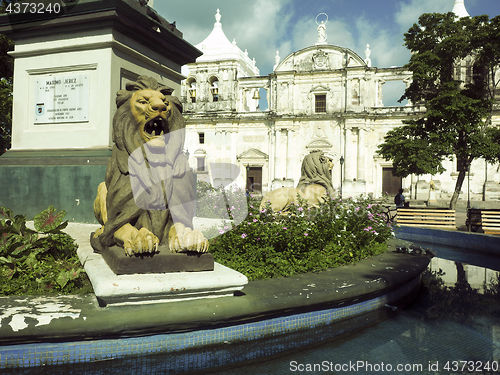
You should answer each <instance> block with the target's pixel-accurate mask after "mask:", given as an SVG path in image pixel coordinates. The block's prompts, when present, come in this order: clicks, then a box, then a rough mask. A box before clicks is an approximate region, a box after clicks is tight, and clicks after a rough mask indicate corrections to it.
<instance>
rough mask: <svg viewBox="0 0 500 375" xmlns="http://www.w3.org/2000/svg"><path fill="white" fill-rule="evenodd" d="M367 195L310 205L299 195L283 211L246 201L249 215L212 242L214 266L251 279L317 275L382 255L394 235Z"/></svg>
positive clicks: (326, 200) (380, 209) (378, 209)
mask: <svg viewBox="0 0 500 375" xmlns="http://www.w3.org/2000/svg"><path fill="white" fill-rule="evenodd" d="M382 209H383V207H382V206H380V205H379V204H377V203H375V202H374V200H373V198H372V197H371V196H369V197H365V198H363V197H360V198H347V199H340V198H338V199H331V198H327V199H325V200H324V202H323V203H322V204H321V205H320V206H319V207H310V206H308V205H307V202H305V201H304V200H302V199H301V198H300V197H299V196H298V197H297V202H295V203H293V204H292V205H291V206H290V207H289V209H288V210H287V211H286V212H272V210H271V209H270V206H269V205H267V206H266V207H265V208H263V209H262V210H261V209H259V206H258V205H257V204H252V201H251V200H250V201H249V206H248V216H247V217H246V219H244V220H243V222H241V224H239V225H237V226H235V227H234V228H228V229H227V230H225V231H224V233H223V234H222V235H220V236H218V237H216V238H213V239H212V240H211V244H210V252H211V253H212V254H213V255H214V258H215V260H216V261H217V262H219V263H221V264H224V265H226V266H228V267H230V268H233V269H236V270H237V271H240V272H242V273H243V274H245V275H246V276H247V277H248V278H249V279H250V280H254V279H266V278H271V277H279V276H292V275H294V274H297V273H303V272H311V271H319V270H324V269H327V268H332V267H336V266H340V265H344V264H349V263H352V262H356V261H359V260H361V259H364V258H366V257H369V256H372V255H375V254H379V253H382V252H384V251H386V249H387V245H386V241H387V240H388V239H389V238H390V237H392V236H393V235H394V232H393V228H392V225H391V224H390V223H389V224H388V223H387V222H386V220H385V216H384V215H383V214H382Z"/></svg>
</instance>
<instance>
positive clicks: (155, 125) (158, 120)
mask: <svg viewBox="0 0 500 375" xmlns="http://www.w3.org/2000/svg"><path fill="white" fill-rule="evenodd" d="M144 133H145V134H146V136H147V137H148V138H154V137H159V136H161V135H164V134H167V133H168V124H167V120H165V119H164V118H162V117H155V118H154V119H152V120H151V121H148V122H147V123H146V124H145V125H144Z"/></svg>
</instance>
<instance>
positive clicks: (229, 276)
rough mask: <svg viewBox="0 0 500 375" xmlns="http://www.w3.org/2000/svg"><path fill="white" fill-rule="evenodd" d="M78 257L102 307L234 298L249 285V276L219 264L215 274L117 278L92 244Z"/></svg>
mask: <svg viewBox="0 0 500 375" xmlns="http://www.w3.org/2000/svg"><path fill="white" fill-rule="evenodd" d="M174 255H176V254H174ZM205 255H209V256H210V254H205ZM78 256H79V257H80V260H81V262H82V264H84V267H85V271H86V272H87V275H88V277H89V279H90V281H91V283H92V286H93V288H94V293H95V295H96V297H97V299H98V300H99V304H100V305H101V306H121V305H135V304H151V303H162V302H173V301H183V300H190V299H198V298H217V297H226V296H233V295H234V293H235V292H238V291H240V290H242V289H243V287H244V286H245V285H246V284H247V283H248V279H247V277H246V276H245V275H243V274H241V273H239V272H237V271H234V270H232V269H230V268H227V267H225V266H223V265H221V264H218V263H214V268H213V271H199V272H172V273H148V274H129V275H117V274H115V273H114V272H113V271H112V270H111V268H110V267H109V266H108V264H106V261H105V260H104V258H103V257H102V255H101V254H97V253H94V252H93V250H92V248H91V247H90V244H88V245H85V246H81V247H80V248H79V249H78ZM152 259H154V257H153V258H152ZM136 260H137V259H136Z"/></svg>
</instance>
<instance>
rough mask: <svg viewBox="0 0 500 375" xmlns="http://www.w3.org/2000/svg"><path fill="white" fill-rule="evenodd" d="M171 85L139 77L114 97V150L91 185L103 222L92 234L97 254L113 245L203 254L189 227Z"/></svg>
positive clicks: (189, 182) (187, 176) (186, 179)
mask: <svg viewBox="0 0 500 375" xmlns="http://www.w3.org/2000/svg"><path fill="white" fill-rule="evenodd" d="M172 91H173V90H172V89H170V88H169V87H166V86H163V85H161V84H159V83H158V82H157V81H156V80H155V79H153V78H150V77H145V76H140V77H138V79H137V81H136V82H131V83H128V84H127V85H126V90H120V91H118V93H117V97H116V106H117V111H116V114H115V116H114V118H113V141H114V143H115V144H114V147H113V150H112V154H111V158H110V160H109V163H108V168H107V171H106V178H105V181H104V182H103V183H101V184H100V185H99V187H98V189H97V197H96V199H95V202H94V214H95V217H96V219H97V220H98V221H99V223H100V224H101V225H102V227H101V228H100V229H98V230H97V231H96V232H95V233H94V234H93V236H92V237H91V244H92V247H93V248H94V250H95V251H96V252H103V251H106V249H107V248H109V247H112V246H115V245H118V246H121V247H123V248H124V250H125V252H126V254H127V255H129V256H132V255H133V254H140V253H152V252H156V251H159V250H158V249H159V247H164V246H167V247H168V249H169V250H170V251H171V252H183V251H197V252H206V251H207V250H208V241H207V239H205V238H204V236H203V234H202V233H201V232H199V231H198V230H193V224H192V220H193V215H194V208H195V206H194V204H195V202H194V201H195V188H196V187H195V185H194V176H193V173H192V170H191V169H190V168H189V164H188V161H187V158H186V157H185V156H184V154H183V152H182V150H183V147H184V138H185V137H184V136H185V134H184V132H185V126H186V125H185V122H184V119H183V117H182V105H181V103H180V101H179V100H178V99H177V98H176V97H174V96H171V93H172Z"/></svg>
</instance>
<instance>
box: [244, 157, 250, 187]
mask: <svg viewBox="0 0 500 375" xmlns="http://www.w3.org/2000/svg"><path fill="white" fill-rule="evenodd" d="M245 167H246V170H247V188H246V191H247V194H249V190H250V189H249V186H248V181H249V179H248V172H249V171H250V164H247V165H246V166H245Z"/></svg>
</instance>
